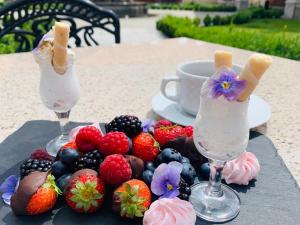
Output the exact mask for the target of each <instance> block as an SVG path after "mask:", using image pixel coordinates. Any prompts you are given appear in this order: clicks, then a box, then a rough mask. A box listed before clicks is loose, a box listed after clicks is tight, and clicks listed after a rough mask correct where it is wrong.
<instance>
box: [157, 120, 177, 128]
mask: <svg viewBox="0 0 300 225" xmlns="http://www.w3.org/2000/svg"><path fill="white" fill-rule="evenodd" d="M172 125H173V124H172V122H170V121H169V120H159V121H157V122H156V124H155V125H154V129H157V128H160V127H169V126H172Z"/></svg>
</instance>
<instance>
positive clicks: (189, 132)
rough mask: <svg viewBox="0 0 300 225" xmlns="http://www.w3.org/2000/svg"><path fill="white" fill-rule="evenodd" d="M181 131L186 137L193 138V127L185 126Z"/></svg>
mask: <svg viewBox="0 0 300 225" xmlns="http://www.w3.org/2000/svg"><path fill="white" fill-rule="evenodd" d="M183 129H184V133H185V134H186V136H187V137H192V136H193V131H194V128H193V126H187V127H185V128H183Z"/></svg>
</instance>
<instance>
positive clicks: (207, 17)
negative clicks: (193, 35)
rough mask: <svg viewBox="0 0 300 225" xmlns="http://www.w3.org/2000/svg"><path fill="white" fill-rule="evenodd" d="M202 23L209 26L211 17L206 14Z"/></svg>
mask: <svg viewBox="0 0 300 225" xmlns="http://www.w3.org/2000/svg"><path fill="white" fill-rule="evenodd" d="M203 23H204V26H206V27H208V26H210V25H211V17H210V16H209V15H206V16H205V17H204V20H203Z"/></svg>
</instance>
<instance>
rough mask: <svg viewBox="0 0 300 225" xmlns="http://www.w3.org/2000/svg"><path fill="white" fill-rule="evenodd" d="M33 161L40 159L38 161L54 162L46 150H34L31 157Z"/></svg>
mask: <svg viewBox="0 0 300 225" xmlns="http://www.w3.org/2000/svg"><path fill="white" fill-rule="evenodd" d="M30 158H31V159H38V160H49V161H52V160H53V158H52V156H51V155H49V153H48V152H47V151H46V150H45V149H36V150H34V151H33V152H32V153H31V155H30Z"/></svg>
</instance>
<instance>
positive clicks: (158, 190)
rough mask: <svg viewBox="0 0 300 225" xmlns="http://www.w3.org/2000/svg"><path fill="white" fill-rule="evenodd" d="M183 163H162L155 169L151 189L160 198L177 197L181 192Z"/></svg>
mask: <svg viewBox="0 0 300 225" xmlns="http://www.w3.org/2000/svg"><path fill="white" fill-rule="evenodd" d="M181 171H182V164H181V163H179V162H175V161H174V162H170V163H169V164H166V163H162V164H160V165H159V167H157V169H156V170H155V171H154V174H153V179H152V182H151V191H152V192H153V193H154V194H155V195H157V196H160V197H159V198H175V197H176V196H178V195H179V194H180V193H179V190H178V189H179V183H180V174H181Z"/></svg>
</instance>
